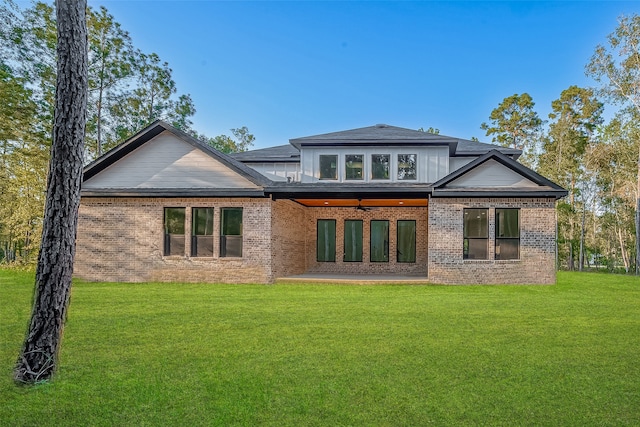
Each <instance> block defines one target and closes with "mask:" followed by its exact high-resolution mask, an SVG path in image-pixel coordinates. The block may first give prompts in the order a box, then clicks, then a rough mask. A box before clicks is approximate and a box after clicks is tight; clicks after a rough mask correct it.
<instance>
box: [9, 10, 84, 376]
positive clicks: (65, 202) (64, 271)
mask: <svg viewBox="0 0 640 427" xmlns="http://www.w3.org/2000/svg"><path fill="white" fill-rule="evenodd" d="M86 8H87V2H86V0H56V18H57V25H58V45H57V46H58V48H57V54H58V67H57V81H56V101H55V114H54V124H53V144H52V146H51V160H50V164H49V175H48V180H47V201H46V206H45V213H44V223H43V230H42V243H41V246H40V254H39V256H38V267H37V270H36V283H35V295H34V301H33V310H32V312H31V322H30V324H29V330H28V332H27V336H26V338H25V342H24V345H23V348H22V352H21V354H20V356H19V358H18V362H17V366H16V370H15V379H16V381H18V382H24V383H35V382H38V381H43V380H47V379H49V378H51V375H52V374H53V373H54V372H55V370H56V367H57V359H58V352H59V349H60V341H61V338H62V330H63V326H64V321H65V315H66V312H67V307H68V305H69V295H70V291H71V274H72V273H73V259H74V256H75V239H76V230H77V220H78V206H79V204H80V183H81V180H82V163H83V151H84V128H85V120H86V105H87V23H86Z"/></svg>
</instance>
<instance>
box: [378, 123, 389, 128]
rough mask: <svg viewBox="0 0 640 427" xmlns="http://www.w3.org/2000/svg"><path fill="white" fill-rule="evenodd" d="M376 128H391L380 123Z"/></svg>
mask: <svg viewBox="0 0 640 427" xmlns="http://www.w3.org/2000/svg"><path fill="white" fill-rule="evenodd" d="M376 127H377V128H379V129H382V128H388V127H389V125H385V124H384V123H378V124H377V125H376Z"/></svg>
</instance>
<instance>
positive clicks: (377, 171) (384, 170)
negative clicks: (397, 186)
mask: <svg viewBox="0 0 640 427" xmlns="http://www.w3.org/2000/svg"><path fill="white" fill-rule="evenodd" d="M390 157H391V156H390V155H389V154H372V155H371V179H389V177H390V174H389V159H390Z"/></svg>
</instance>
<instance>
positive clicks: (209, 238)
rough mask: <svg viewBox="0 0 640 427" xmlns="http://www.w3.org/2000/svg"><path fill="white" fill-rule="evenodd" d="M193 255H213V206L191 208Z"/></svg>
mask: <svg viewBox="0 0 640 427" xmlns="http://www.w3.org/2000/svg"><path fill="white" fill-rule="evenodd" d="M191 212H192V213H191V217H192V221H191V256H193V257H212V256H213V208H193V209H192V210H191Z"/></svg>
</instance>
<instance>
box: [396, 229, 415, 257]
mask: <svg viewBox="0 0 640 427" xmlns="http://www.w3.org/2000/svg"><path fill="white" fill-rule="evenodd" d="M397 234H398V239H397V259H398V262H416V222H415V221H414V220H410V221H409V220H399V221H398V224H397Z"/></svg>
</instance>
